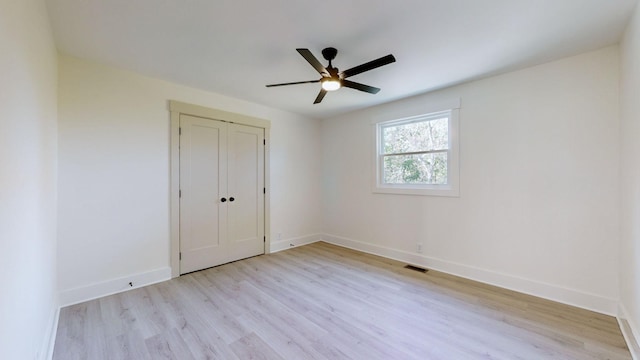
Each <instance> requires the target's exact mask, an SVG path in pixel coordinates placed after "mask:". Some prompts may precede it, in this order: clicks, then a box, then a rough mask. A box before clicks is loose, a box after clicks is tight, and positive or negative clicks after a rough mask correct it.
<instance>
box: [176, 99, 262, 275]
mask: <svg viewBox="0 0 640 360" xmlns="http://www.w3.org/2000/svg"><path fill="white" fill-rule="evenodd" d="M169 112H170V114H171V121H170V126H171V128H170V147H171V149H170V150H171V155H170V167H169V171H170V182H169V188H170V190H169V234H170V250H169V264H170V265H171V277H172V278H175V277H178V276H180V115H182V114H184V115H191V116H197V117H201V118H205V119H211V120H217V121H224V122H228V123H236V124H242V125H248V126H254V127H258V128H262V129H264V138H265V145H264V187H265V195H264V234H265V242H264V253H265V254H269V253H270V252H271V236H270V233H271V231H270V224H271V221H270V213H269V209H270V197H271V196H270V193H271V192H270V191H269V189H270V183H269V157H270V156H269V146H270V143H271V142H270V141H269V140H270V131H269V130H270V129H271V122H270V121H269V120H264V119H260V118H256V117H252V116H247V115H242V114H236V113H232V112H227V111H223V110H218V109H211V108H207V107H203V106H199V105H193V104H188V103H184V102H180V101H175V100H169Z"/></svg>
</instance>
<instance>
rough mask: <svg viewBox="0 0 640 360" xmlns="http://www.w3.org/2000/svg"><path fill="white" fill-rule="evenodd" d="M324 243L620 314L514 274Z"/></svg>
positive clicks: (342, 242) (353, 243)
mask: <svg viewBox="0 0 640 360" xmlns="http://www.w3.org/2000/svg"><path fill="white" fill-rule="evenodd" d="M322 240H323V241H325V242H328V243H331V244H334V245H338V246H342V247H346V248H350V249H354V250H358V251H362V252H366V253H370V254H374V255H379V256H383V257H386V258H390V259H394V260H398V261H402V262H406V263H408V264H412V265H416V266H421V267H425V268H428V269H433V270H436V271H441V272H444V273H448V274H452V275H456V276H460V277H463V278H467V279H471V280H475V281H479V282H482V283H486V284H490V285H495V286H499V287H502V288H506V289H510V290H514V291H517V292H521V293H525V294H529V295H533V296H537V297H541V298H544V299H548V300H553V301H557V302H560V303H564V304H568V305H572V306H576V307H579V308H583V309H587V310H592V311H595V312H599V313H602V314H607V315H612V316H615V315H616V314H617V312H618V301H617V300H615V299H609V298H606V297H603V296H599V295H595V294H589V293H586V292H582V291H579V290H575V289H569V288H564V287H560V286H557V285H552V284H547V283H543V282H539V281H535V280H530V279H524V278H520V277H517V276H513V275H508V274H503V273H499V272H495V271H491V270H486V269H480V268H476V267H473V266H468V265H464V264H460V263H455V262H451V261H447V260H442V259H437V258H433V257H429V256H425V255H421V254H416V253H410V252H406V251H402V250H396V249H391V248H387V247H383V246H380V245H374V244H369V243H365V242H362V241H358V240H353V239H348V238H344V237H340V236H334V235H329V234H323V235H322Z"/></svg>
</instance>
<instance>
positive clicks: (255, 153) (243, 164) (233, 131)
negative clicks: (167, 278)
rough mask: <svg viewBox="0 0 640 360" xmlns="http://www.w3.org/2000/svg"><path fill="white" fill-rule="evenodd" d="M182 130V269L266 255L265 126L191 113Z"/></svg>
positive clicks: (181, 122) (187, 270)
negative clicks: (195, 115) (209, 117)
mask: <svg viewBox="0 0 640 360" xmlns="http://www.w3.org/2000/svg"><path fill="white" fill-rule="evenodd" d="M180 129H181V135H180V190H181V194H182V195H181V197H180V253H181V260H180V273H181V274H184V273H188V272H192V271H196V270H201V269H205V268H208V267H212V266H216V265H220V264H224V263H227V262H230V261H235V260H239V259H243V258H247V257H250V256H255V255H259V254H264V235H265V233H264V192H263V189H264V144H263V141H264V129H261V128H255V127H251V126H245V125H239V124H233V123H225V122H222V121H216V120H211V119H204V118H198V117H193V116H188V115H180ZM222 198H224V199H226V201H224V202H223V201H221V199H222ZM232 198H233V200H231V199H232Z"/></svg>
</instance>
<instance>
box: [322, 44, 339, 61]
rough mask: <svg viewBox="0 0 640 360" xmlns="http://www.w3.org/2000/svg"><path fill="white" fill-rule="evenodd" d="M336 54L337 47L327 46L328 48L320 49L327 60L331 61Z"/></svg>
mask: <svg viewBox="0 0 640 360" xmlns="http://www.w3.org/2000/svg"><path fill="white" fill-rule="evenodd" d="M336 55H338V49H336V48H333V47H328V48H324V49H322V56H323V57H324V59H325V60H327V61H331V60H333V59H335V58H336Z"/></svg>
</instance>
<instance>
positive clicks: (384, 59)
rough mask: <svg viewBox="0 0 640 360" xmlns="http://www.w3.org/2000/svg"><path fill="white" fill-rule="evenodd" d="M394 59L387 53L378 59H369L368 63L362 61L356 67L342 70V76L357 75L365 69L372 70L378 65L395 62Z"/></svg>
mask: <svg viewBox="0 0 640 360" xmlns="http://www.w3.org/2000/svg"><path fill="white" fill-rule="evenodd" d="M395 61H396V58H395V57H393V55H391V54H389V55H387V56H383V57H381V58H379V59H375V60H371V61H369V62H368V63H364V64H362V65H358V66H356V67H352V68H351V69H347V70H345V71H343V72H342V78H348V77H350V76H353V75H358V74H360V73H363V72H365V71H369V70H373V69H375V68H379V67H380V66H384V65H387V64H391V63H392V62H395Z"/></svg>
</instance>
